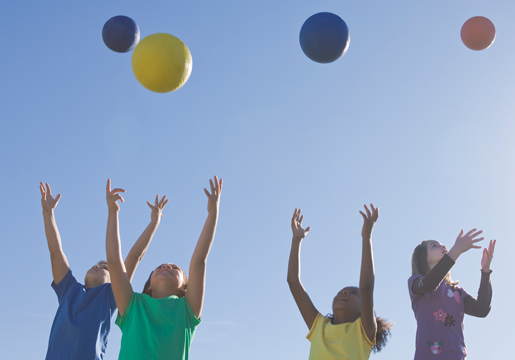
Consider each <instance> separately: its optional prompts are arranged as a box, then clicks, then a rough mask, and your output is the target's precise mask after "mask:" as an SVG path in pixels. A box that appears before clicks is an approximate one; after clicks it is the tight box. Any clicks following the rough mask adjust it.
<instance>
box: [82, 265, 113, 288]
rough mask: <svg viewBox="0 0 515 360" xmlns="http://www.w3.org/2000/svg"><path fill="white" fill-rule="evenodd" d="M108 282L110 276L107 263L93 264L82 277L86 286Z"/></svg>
mask: <svg viewBox="0 0 515 360" xmlns="http://www.w3.org/2000/svg"><path fill="white" fill-rule="evenodd" d="M110 282H111V276H110V275H109V269H108V267H107V264H97V265H93V266H92V267H91V269H89V270H88V272H87V273H86V276H85V278H84V283H85V285H86V286H87V287H95V286H99V285H102V284H106V283H110ZM88 285H90V286H88Z"/></svg>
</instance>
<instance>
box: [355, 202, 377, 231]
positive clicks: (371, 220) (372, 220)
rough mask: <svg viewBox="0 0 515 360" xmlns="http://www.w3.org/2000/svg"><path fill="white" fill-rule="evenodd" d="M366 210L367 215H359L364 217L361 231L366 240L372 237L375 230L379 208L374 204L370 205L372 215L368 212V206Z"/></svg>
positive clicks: (362, 213) (361, 212)
mask: <svg viewBox="0 0 515 360" xmlns="http://www.w3.org/2000/svg"><path fill="white" fill-rule="evenodd" d="M364 206H365V210H366V212H367V214H366V215H365V213H364V212H363V211H360V212H359V213H360V214H361V216H363V228H362V229H361V236H362V237H364V238H370V236H372V230H374V225H375V224H376V221H377V218H378V217H379V208H375V207H374V205H373V204H370V208H371V209H372V213H370V210H368V207H367V206H366V205H364Z"/></svg>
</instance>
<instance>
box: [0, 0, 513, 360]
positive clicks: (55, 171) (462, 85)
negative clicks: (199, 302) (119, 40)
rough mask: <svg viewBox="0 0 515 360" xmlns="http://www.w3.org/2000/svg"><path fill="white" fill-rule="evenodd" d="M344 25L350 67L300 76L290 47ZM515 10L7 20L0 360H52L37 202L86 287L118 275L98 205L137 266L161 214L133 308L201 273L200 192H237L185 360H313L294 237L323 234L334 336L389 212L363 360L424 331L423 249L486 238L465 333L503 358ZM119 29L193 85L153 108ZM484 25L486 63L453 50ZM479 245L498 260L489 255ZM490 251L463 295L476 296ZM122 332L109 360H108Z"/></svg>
mask: <svg viewBox="0 0 515 360" xmlns="http://www.w3.org/2000/svg"><path fill="white" fill-rule="evenodd" d="M321 11H330V12H333V13H335V14H338V15H339V16H341V17H342V18H343V19H344V20H345V21H346V23H347V25H348V26H349V29H350V33H351V43H350V47H349V50H348V52H347V54H345V56H343V57H342V58H341V59H339V60H338V61H336V62H334V63H331V64H318V63H315V62H313V61H311V60H309V59H308V58H307V57H306V56H305V55H304V54H303V53H302V50H301V48H300V45H299V40H298V36H299V31H300V28H301V26H302V24H303V22H304V21H305V20H306V19H307V18H308V17H309V16H311V15H312V14H314V13H317V12H321ZM514 12H515V2H513V1H512V0H504V1H495V2H493V1H484V0H458V1H451V2H449V1H443V0H434V1H408V0H398V1H388V2H386V1H341V0H340V1H330V0H317V1H302V2H299V1H272V0H262V1H254V2H245V1H243V2H242V1H234V0H226V1H218V2H216V1H215V2H214V1H205V0H202V1H196V2H191V1H147V2H143V1H109V2H105V1H63V0H61V1H50V2H48V1H45V2H42V1H23V0H21V1H16V2H15V1H2V2H0V24H1V25H0V26H1V29H2V36H1V37H0V53H1V56H0V94H1V97H0V99H1V100H0V101H1V106H0V112H1V131H0V151H1V154H2V157H1V159H0V169H1V179H2V180H1V185H2V191H3V197H2V198H3V204H4V205H3V206H2V207H0V218H1V219H2V220H1V223H2V236H1V245H2V250H3V251H2V254H3V258H2V261H1V265H0V267H1V270H2V274H3V278H4V281H3V291H2V296H1V297H0V304H1V306H0V309H1V310H0V315H1V319H2V321H1V325H0V339H1V340H0V343H1V344H2V355H1V356H0V357H1V358H5V359H19V360H23V359H30V360H32V359H42V358H44V356H45V354H46V348H47V343H48V335H49V332H50V328H51V325H52V321H53V317H54V314H55V311H56V309H57V305H58V304H57V297H56V295H55V293H54V291H53V290H52V288H51V287H50V283H51V281H52V273H51V268H50V256H49V252H48V248H47V243H46V239H45V234H44V228H43V217H42V215H41V204H40V193H39V189H38V184H39V182H40V181H43V182H48V183H50V185H51V186H52V190H53V192H54V193H55V194H58V193H60V194H62V199H61V201H60V203H59V205H58V207H57V209H56V211H55V215H56V219H57V224H58V227H59V230H60V232H61V237H62V242H63V248H64V251H65V253H66V255H67V257H68V260H69V263H70V265H71V268H72V270H73V272H74V274H75V276H76V277H77V279H79V280H81V281H82V279H83V278H84V275H85V273H86V270H87V269H88V268H89V267H90V266H92V265H93V264H94V263H95V262H96V261H98V260H100V259H105V230H106V223H107V205H106V202H105V184H106V180H107V178H108V177H110V178H111V179H112V182H113V186H114V187H122V188H125V189H126V190H127V192H126V194H125V195H124V198H125V200H126V202H125V203H124V204H122V205H121V210H120V231H121V239H122V247H123V253H124V256H125V255H126V254H127V253H128V251H129V249H130V247H131V246H132V244H133V243H134V241H135V240H136V239H137V238H138V236H139V235H140V233H141V232H142V231H143V229H144V228H145V227H146V225H147V224H148V222H149V221H150V209H149V208H148V207H147V205H146V201H147V200H152V199H154V197H155V195H156V194H159V195H165V194H166V195H168V197H169V198H170V202H169V204H168V205H167V206H166V208H165V211H164V217H163V219H162V222H161V226H160V228H159V229H158V231H157V233H156V236H155V237H154V241H153V242H152V244H151V246H150V249H149V251H148V253H147V255H146V256H145V258H144V259H143V261H142V263H141V265H140V267H139V268H138V271H137V273H136V276H135V278H134V281H133V286H134V288H135V289H136V290H138V291H141V290H142V288H143V284H144V282H145V280H146V278H147V277H148V274H149V273H150V271H151V270H152V269H154V268H155V267H156V266H157V265H159V264H161V263H163V262H174V263H177V264H178V265H180V266H182V267H183V268H184V269H188V266H189V260H190V257H191V254H192V252H193V249H194V246H195V244H196V241H197V238H198V235H199V234H200V231H201V229H202V225H203V223H204V221H205V218H206V216H207V211H206V206H207V199H206V196H205V195H204V192H203V188H204V187H206V186H207V185H208V180H209V178H211V177H212V176H213V175H215V174H216V175H218V176H220V177H223V179H224V189H223V193H222V199H221V209H220V219H219V226H218V230H217V234H216V238H215V242H214V245H213V248H212V251H211V254H210V256H209V259H208V268H207V289H206V297H205V306H204V309H203V313H202V323H201V324H200V325H199V327H198V329H197V332H196V334H195V338H194V341H193V343H192V348H191V359H192V360H195V359H225V360H236V359H238V360H239V359H249V360H254V359H272V360H279V359H281V360H282V359H307V357H308V354H309V346H310V344H309V341H308V340H306V339H305V336H306V334H307V332H308V329H307V327H306V326H305V324H304V322H303V320H302V317H301V315H300V313H299V311H298V309H297V307H296V305H295V302H294V300H293V297H292V296H291V294H290V291H289V289H288V285H287V283H286V270H287V263H288V256H289V251H290V245H291V229H290V219H291V215H292V213H293V210H294V208H295V207H300V208H302V209H303V213H304V214H305V222H304V223H305V224H306V225H307V226H311V229H312V230H311V232H310V234H309V235H308V237H307V238H306V239H305V241H304V243H303V248H302V254H301V259H302V262H301V264H302V281H303V283H304V285H305V287H306V289H307V291H308V293H309V294H310V296H311V299H312V300H313V302H314V304H315V306H316V307H317V308H318V310H319V311H320V312H321V313H322V314H326V313H328V312H330V310H331V303H332V298H333V296H334V295H335V294H336V293H337V291H338V290H340V289H341V288H342V287H344V286H347V285H356V284H358V282H359V269H360V261H361V258H360V257H361V237H360V231H361V225H362V218H361V216H360V215H359V213H358V211H359V210H360V209H361V208H362V206H363V204H365V203H370V202H373V203H374V204H375V205H377V206H379V208H380V217H379V220H378V223H377V225H376V228H375V231H374V238H373V244H374V255H375V266H376V287H375V292H374V296H375V306H376V312H377V315H379V316H385V317H387V318H389V319H391V320H392V321H394V322H395V323H396V327H395V328H394V330H393V336H392V337H391V339H390V341H389V343H388V345H387V346H386V348H385V349H384V350H383V351H382V352H381V353H379V354H376V355H371V358H372V359H412V358H413V354H414V344H415V332H416V323H415V319H414V316H413V312H412V310H411V304H410V300H409V295H408V289H407V279H408V278H409V276H410V275H411V254H412V251H413V249H414V248H415V246H416V245H417V244H418V243H420V241H422V240H425V239H437V240H439V241H441V242H442V243H444V244H445V245H447V247H448V248H450V247H451V246H452V245H453V244H454V241H455V239H456V236H457V235H458V233H459V231H460V230H461V229H464V230H465V231H467V230H469V229H471V228H474V227H477V228H479V229H482V230H484V235H485V237H486V239H487V240H489V239H497V240H498V242H497V249H496V254H495V258H494V260H493V263H492V269H493V271H494V272H493V274H492V283H493V289H494V295H493V300H492V310H491V312H490V314H489V316H488V317H487V318H486V319H475V318H471V317H467V318H466V321H465V341H466V343H467V347H468V353H469V357H470V358H471V359H502V358H506V356H509V355H508V354H510V353H511V350H510V345H509V344H510V341H511V324H512V323H513V320H514V317H513V313H512V306H513V305H512V299H513V295H514V292H513V289H512V288H511V284H512V277H513V276H512V275H511V274H510V273H511V272H512V266H511V263H512V261H513V260H512V255H511V254H513V252H514V251H515V246H514V245H513V217H514V215H515V210H514V208H513V204H514V200H515V199H514V196H515V189H514V187H515V166H514V165H515V164H514V163H515V143H514V141H513V138H514V134H515V123H514V121H513V120H514V115H515V102H514V101H513V98H514V97H515V85H514V79H515V67H514V59H515V47H514V46H513V44H514V43H515V22H514V21H513V13H514ZM115 15H127V16H130V17H131V18H133V19H134V20H135V21H136V23H137V24H138V25H139V27H140V30H141V36H142V38H143V37H145V36H148V35H151V34H153V33H157V32H167V33H170V34H173V35H175V36H177V37H179V38H180V39H181V40H183V41H184V42H185V43H186V45H187V46H188V47H189V49H190V51H191V54H192V57H193V71H192V74H191V77H190V79H189V81H188V82H187V83H186V84H185V85H184V86H183V87H182V88H181V89H179V90H177V91H175V92H172V93H168V94H157V93H153V92H151V91H149V90H147V89H145V88H144V87H142V86H141V85H140V84H139V83H138V82H137V80H136V79H135V77H134V75H133V73H132V69H131V55H132V53H128V54H118V53H115V52H112V51H111V50H109V49H108V48H107V47H106V46H105V45H104V43H103V41H102V36H101V31H102V26H103V25H104V23H105V22H106V21H107V20H108V19H109V18H111V17H112V16H115ZM477 15H482V16H486V17H488V18H489V19H490V20H492V21H493V23H494V24H495V26H496V29H497V38H496V40H495V42H494V44H493V45H492V47H490V48H489V49H487V50H484V51H480V52H476V51H472V50H469V49H468V48H466V47H465V46H464V45H463V44H462V42H461V39H460V29H461V26H462V24H463V23H464V22H465V21H466V20H467V19H468V18H470V17H472V16H477ZM483 245H486V240H485V241H484V244H483ZM480 260H481V252H480V251H479V250H475V251H474V250H470V251H469V252H467V253H465V254H464V255H462V256H461V257H460V258H459V259H458V262H457V264H456V266H455V267H454V268H453V270H452V276H453V278H454V279H458V280H460V285H462V286H463V287H464V288H465V289H467V290H468V291H469V292H470V293H471V294H473V295H476V294H477V289H478V286H479V280H480ZM120 338H121V333H120V330H119V328H118V327H117V326H113V328H112V332H111V336H110V339H109V346H108V350H107V356H106V358H107V359H109V360H113V359H117V356H118V351H119V348H120Z"/></svg>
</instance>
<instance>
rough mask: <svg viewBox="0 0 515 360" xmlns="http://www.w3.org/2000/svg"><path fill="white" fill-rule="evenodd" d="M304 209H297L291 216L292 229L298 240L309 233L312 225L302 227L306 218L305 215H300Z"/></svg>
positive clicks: (294, 236)
mask: <svg viewBox="0 0 515 360" xmlns="http://www.w3.org/2000/svg"><path fill="white" fill-rule="evenodd" d="M301 211H302V210H300V209H295V211H294V212H293V217H292V218H291V229H292V231H293V238H294V239H296V240H302V239H304V238H305V237H306V235H307V234H308V233H309V230H310V229H311V227H309V226H308V227H307V228H306V229H305V230H304V229H303V228H302V220H303V219H304V215H302V216H301V215H300V212H301Z"/></svg>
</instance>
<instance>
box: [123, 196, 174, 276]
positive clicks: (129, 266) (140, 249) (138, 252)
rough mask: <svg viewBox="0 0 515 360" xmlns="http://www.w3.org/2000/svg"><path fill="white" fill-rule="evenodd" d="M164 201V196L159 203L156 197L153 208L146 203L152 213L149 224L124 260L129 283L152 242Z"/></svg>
mask: <svg viewBox="0 0 515 360" xmlns="http://www.w3.org/2000/svg"><path fill="white" fill-rule="evenodd" d="M165 199H166V195H165V196H163V198H162V199H161V201H159V195H157V196H156V200H155V203H154V206H152V205H150V203H149V202H148V201H147V204H148V206H149V207H150V208H151V209H152V213H151V214H150V224H148V226H147V228H146V229H145V231H143V233H142V234H141V236H140V237H139V239H138V241H136V243H135V244H134V245H133V246H132V248H131V251H129V254H128V255H127V257H126V258H125V269H126V271H127V276H128V277H129V281H132V277H133V276H134V273H135V272H136V268H137V267H138V264H139V263H140V261H141V259H143V256H144V255H145V253H146V252H147V249H148V246H149V245H150V242H151V241H152V238H153V237H154V234H155V232H156V230H157V228H158V227H159V223H160V222H161V217H162V216H163V215H162V212H163V208H164V207H165V205H166V204H167V203H168V200H165Z"/></svg>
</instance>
